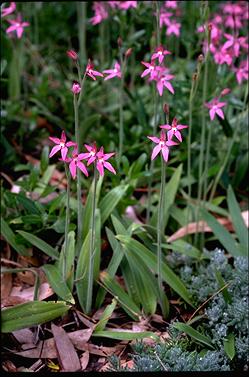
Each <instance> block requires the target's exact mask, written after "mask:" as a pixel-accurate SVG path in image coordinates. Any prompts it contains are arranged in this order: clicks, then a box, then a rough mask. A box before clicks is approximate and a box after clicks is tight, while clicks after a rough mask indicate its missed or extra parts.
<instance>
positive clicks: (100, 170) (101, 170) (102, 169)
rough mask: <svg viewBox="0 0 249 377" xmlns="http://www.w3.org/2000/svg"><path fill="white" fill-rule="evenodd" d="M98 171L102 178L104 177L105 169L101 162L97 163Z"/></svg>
mask: <svg viewBox="0 0 249 377" xmlns="http://www.w3.org/2000/svg"><path fill="white" fill-rule="evenodd" d="M97 169H98V171H99V174H100V175H101V176H103V175H104V167H103V164H102V163H101V162H99V161H98V162H97Z"/></svg>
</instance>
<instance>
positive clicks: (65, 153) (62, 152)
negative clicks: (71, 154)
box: [61, 147, 68, 161]
mask: <svg viewBox="0 0 249 377" xmlns="http://www.w3.org/2000/svg"><path fill="white" fill-rule="evenodd" d="M67 152H68V148H67V147H63V148H61V157H62V160H63V161H64V160H65V159H66V157H67Z"/></svg>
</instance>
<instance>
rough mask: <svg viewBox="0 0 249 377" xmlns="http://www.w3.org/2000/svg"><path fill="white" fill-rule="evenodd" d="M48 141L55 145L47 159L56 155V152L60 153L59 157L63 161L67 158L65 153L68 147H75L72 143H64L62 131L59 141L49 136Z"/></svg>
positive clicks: (64, 137) (64, 135) (64, 136)
mask: <svg viewBox="0 0 249 377" xmlns="http://www.w3.org/2000/svg"><path fill="white" fill-rule="evenodd" d="M49 139H50V140H51V141H52V142H53V143H55V144H56V145H55V146H54V147H53V148H52V150H51V152H50V154H49V158H50V157H53V155H54V154H55V153H57V152H58V151H61V157H62V160H63V161H65V159H66V157H67V152H68V147H73V146H75V145H76V143H74V142H73V141H68V142H66V140H67V139H66V134H65V132H64V131H62V133H61V138H60V139H59V138H58V137H51V136H49Z"/></svg>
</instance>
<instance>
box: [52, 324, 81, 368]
mask: <svg viewBox="0 0 249 377" xmlns="http://www.w3.org/2000/svg"><path fill="white" fill-rule="evenodd" d="M51 330H52V333H53V335H54V340H55V346H56V349H57V353H58V360H59V363H60V365H61V367H62V369H63V371H65V372H76V371H78V370H80V369H81V365H80V360H79V357H78V355H77V352H76V351H75V348H74V346H73V343H72V342H71V340H70V338H69V336H68V334H67V333H66V331H65V330H64V329H63V328H62V327H59V326H56V325H54V324H53V323H52V325H51Z"/></svg>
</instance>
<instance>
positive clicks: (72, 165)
mask: <svg viewBox="0 0 249 377" xmlns="http://www.w3.org/2000/svg"><path fill="white" fill-rule="evenodd" d="M69 170H70V173H71V175H72V177H73V179H75V178H76V163H75V161H74V160H73V161H71V162H70V164H69Z"/></svg>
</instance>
